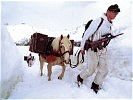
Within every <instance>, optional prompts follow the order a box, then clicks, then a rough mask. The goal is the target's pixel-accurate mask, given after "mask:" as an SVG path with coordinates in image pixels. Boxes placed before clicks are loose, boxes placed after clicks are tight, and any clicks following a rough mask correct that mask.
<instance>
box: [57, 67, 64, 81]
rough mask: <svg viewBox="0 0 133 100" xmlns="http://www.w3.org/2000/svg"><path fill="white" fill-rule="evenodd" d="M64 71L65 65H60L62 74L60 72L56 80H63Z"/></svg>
mask: <svg viewBox="0 0 133 100" xmlns="http://www.w3.org/2000/svg"><path fill="white" fill-rule="evenodd" d="M65 69H66V66H65V65H62V72H61V74H60V75H59V76H58V79H60V80H61V79H62V78H63V76H64V73H65Z"/></svg>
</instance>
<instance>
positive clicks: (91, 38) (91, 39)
mask: <svg viewBox="0 0 133 100" xmlns="http://www.w3.org/2000/svg"><path fill="white" fill-rule="evenodd" d="M103 20H104V19H103V18H102V17H101V22H100V24H99V25H98V27H97V29H96V31H95V32H94V33H93V34H92V36H91V37H90V39H88V40H89V41H93V37H94V34H95V33H96V32H97V30H98V29H99V28H100V26H101V25H102V23H103Z"/></svg>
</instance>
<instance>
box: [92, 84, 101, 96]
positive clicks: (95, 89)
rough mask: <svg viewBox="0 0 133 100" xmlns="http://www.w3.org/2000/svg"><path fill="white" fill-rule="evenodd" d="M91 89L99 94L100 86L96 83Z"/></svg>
mask: <svg viewBox="0 0 133 100" xmlns="http://www.w3.org/2000/svg"><path fill="white" fill-rule="evenodd" d="M91 89H93V91H94V92H95V93H96V94H97V92H98V90H99V89H100V88H99V85H98V84H95V83H94V82H93V83H92V85H91Z"/></svg>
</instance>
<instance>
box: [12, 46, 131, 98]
mask: <svg viewBox="0 0 133 100" xmlns="http://www.w3.org/2000/svg"><path fill="white" fill-rule="evenodd" d="M18 49H19V50H20V53H21V54H22V55H28V53H30V52H29V51H28V49H29V47H23V46H22V47H18ZM76 49H77V48H75V51H76ZM32 54H33V55H34V56H35V63H34V65H33V66H32V67H28V66H27V63H26V62H23V63H24V66H23V67H24V69H25V70H24V73H25V74H24V78H23V79H24V80H23V82H20V83H19V84H17V85H16V87H15V89H14V90H13V92H12V93H11V96H10V97H9V99H131V98H132V88H131V87H132V84H131V82H132V81H131V80H122V79H120V78H118V77H116V76H110V75H111V74H109V75H108V77H107V78H106V80H105V82H104V84H103V89H102V90H100V91H99V93H98V94H95V93H94V92H93V91H92V90H91V89H90V86H91V83H92V81H93V78H94V75H95V74H94V75H93V76H92V77H89V78H88V79H87V80H85V82H84V84H83V85H82V86H81V87H80V88H78V86H77V84H76V83H75V82H76V76H77V75H78V73H79V72H80V70H79V68H74V69H72V68H70V67H69V66H68V67H67V69H66V72H65V75H64V78H63V79H62V80H58V79H57V77H58V75H59V73H60V71H61V68H60V66H54V67H53V73H52V80H51V81H48V80H47V68H46V65H47V64H45V66H44V75H43V76H42V77H41V76H40V75H39V74H40V72H39V61H38V54H35V53H32ZM21 58H22V59H23V56H22V57H21ZM123 73H124V71H123Z"/></svg>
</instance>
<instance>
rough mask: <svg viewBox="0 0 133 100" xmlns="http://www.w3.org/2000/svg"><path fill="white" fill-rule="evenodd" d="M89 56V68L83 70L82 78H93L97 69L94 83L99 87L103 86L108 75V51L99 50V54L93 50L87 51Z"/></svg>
mask: <svg viewBox="0 0 133 100" xmlns="http://www.w3.org/2000/svg"><path fill="white" fill-rule="evenodd" d="M87 56H88V62H87V63H88V66H87V67H86V68H85V69H83V71H82V72H81V73H80V77H81V78H83V79H85V78H87V77H89V76H91V75H92V74H93V73H94V72H95V71H96V69H97V73H96V76H95V78H94V83H96V84H98V85H102V83H103V81H104V79H105V77H106V76H107V74H108V66H107V54H106V50H105V49H104V50H99V51H98V52H94V51H92V50H91V49H89V50H88V51H87Z"/></svg>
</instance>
